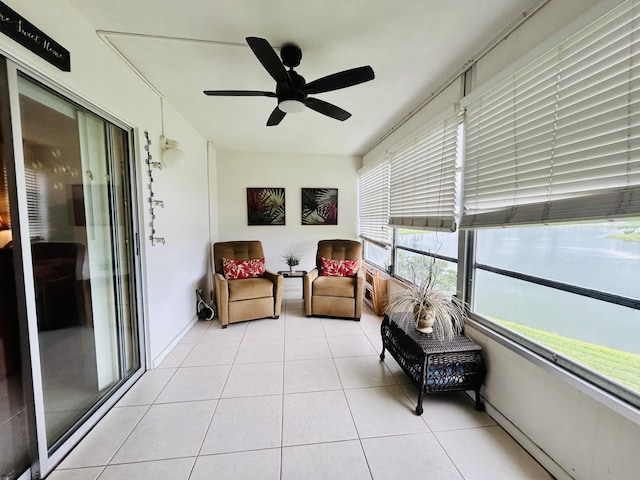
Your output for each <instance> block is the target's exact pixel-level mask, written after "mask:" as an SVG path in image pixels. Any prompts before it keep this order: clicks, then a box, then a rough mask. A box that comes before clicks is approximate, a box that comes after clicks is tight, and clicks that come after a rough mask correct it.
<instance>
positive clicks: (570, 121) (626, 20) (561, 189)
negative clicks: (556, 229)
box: [461, 1, 640, 228]
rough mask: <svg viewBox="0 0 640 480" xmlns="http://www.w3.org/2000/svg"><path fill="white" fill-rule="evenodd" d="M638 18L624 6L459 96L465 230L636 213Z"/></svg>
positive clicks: (639, 169)
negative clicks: (474, 92) (502, 77)
mask: <svg viewBox="0 0 640 480" xmlns="http://www.w3.org/2000/svg"><path fill="white" fill-rule="evenodd" d="M639 14H640V8H639V7H638V2H637V1H628V2H625V3H624V4H622V5H620V6H619V7H618V8H616V9H614V10H612V11H610V12H609V13H607V14H606V15H605V16H603V17H602V18H600V19H599V20H597V21H596V22H594V23H592V24H591V25H590V26H588V27H586V28H585V29H583V30H582V31H580V32H579V33H577V34H576V35H574V36H573V37H571V38H569V39H568V40H566V41H564V42H562V43H561V44H560V45H558V46H557V47H556V48H554V49H552V50H551V51H549V52H548V53H547V54H545V55H543V56H542V57H540V58H538V59H537V60H536V61H534V62H533V63H531V64H530V65H528V66H527V67H525V68H523V69H521V70H520V71H518V72H517V73H516V74H514V75H513V76H512V77H511V78H509V79H508V80H506V81H503V82H501V83H500V84H499V85H497V86H495V87H493V88H492V89H490V90H488V91H487V92H485V93H482V94H481V95H479V96H477V97H476V98H473V99H471V100H470V101H468V102H465V101H464V100H463V102H462V103H463V106H464V107H465V111H466V120H465V130H466V155H465V166H464V180H463V182H464V200H463V214H462V221H461V227H462V228H475V227H483V226H499V225H509V224H511V225H515V224H520V225H522V224H536V223H551V222H559V221H568V220H589V219H593V220H601V219H608V218H618V217H624V216H636V215H638V214H639V213H640V23H639V16H640V15H639Z"/></svg>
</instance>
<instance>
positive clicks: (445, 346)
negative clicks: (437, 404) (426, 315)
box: [380, 313, 486, 415]
mask: <svg viewBox="0 0 640 480" xmlns="http://www.w3.org/2000/svg"><path fill="white" fill-rule="evenodd" d="M380 331H381V334H382V353H380V360H384V356H385V349H387V350H389V352H391V355H392V356H393V358H394V359H395V360H396V361H397V362H398V364H399V365H400V366H401V367H402V369H403V370H404V371H405V373H406V374H407V375H408V376H409V377H410V378H411V379H412V380H413V382H414V383H415V384H416V386H417V387H418V389H419V393H418V403H417V405H416V414H417V415H422V411H423V410H422V396H423V394H424V393H431V392H445V391H452V390H474V391H475V393H476V403H475V407H476V410H483V409H484V404H483V402H482V399H481V397H480V387H481V386H482V383H483V381H484V377H485V373H486V367H485V364H484V361H483V359H482V356H481V354H480V352H481V350H482V347H480V345H478V344H477V343H475V342H473V341H472V340H471V339H470V338H469V337H467V336H466V335H458V336H456V337H454V338H453V339H451V340H443V339H440V338H438V337H437V336H436V335H435V333H429V334H424V333H420V332H418V331H417V330H416V329H415V323H414V321H413V318H411V316H410V315H407V314H403V313H392V314H390V315H389V314H385V315H384V318H383V320H382V325H381V327H380Z"/></svg>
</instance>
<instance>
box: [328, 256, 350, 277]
mask: <svg viewBox="0 0 640 480" xmlns="http://www.w3.org/2000/svg"><path fill="white" fill-rule="evenodd" d="M320 271H321V273H322V275H323V276H327V277H353V276H354V275H355V274H356V273H358V261H357V260H332V259H330V258H324V257H322V259H321V260H320Z"/></svg>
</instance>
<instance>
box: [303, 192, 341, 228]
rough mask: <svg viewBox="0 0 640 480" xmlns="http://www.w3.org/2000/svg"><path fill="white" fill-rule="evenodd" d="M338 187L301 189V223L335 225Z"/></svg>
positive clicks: (336, 222)
mask: <svg viewBox="0 0 640 480" xmlns="http://www.w3.org/2000/svg"><path fill="white" fill-rule="evenodd" d="M337 224H338V189H337V188H303V189H302V225H337Z"/></svg>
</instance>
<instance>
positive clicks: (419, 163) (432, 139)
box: [389, 108, 459, 231]
mask: <svg viewBox="0 0 640 480" xmlns="http://www.w3.org/2000/svg"><path fill="white" fill-rule="evenodd" d="M458 126H459V122H458V114H457V113H456V112H455V111H454V109H453V108H452V109H451V111H450V112H447V114H446V115H444V118H443V119H441V120H438V121H436V122H435V123H432V124H431V125H430V126H427V127H426V128H424V129H422V131H420V132H419V133H417V134H416V135H413V136H412V137H411V138H410V139H409V140H407V141H405V142H404V143H403V144H401V145H399V146H398V147H396V148H394V149H393V150H392V151H391V155H390V156H391V191H390V215H391V218H390V220H389V224H390V225H393V226H399V227H411V228H420V229H425V230H441V229H442V230H445V229H447V230H451V231H454V230H455V228H456V220H455V216H456V206H457V205H456V201H457V196H456V195H457V191H458V188H457V172H458V165H457V159H458V157H459V156H458V145H459V143H458Z"/></svg>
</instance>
